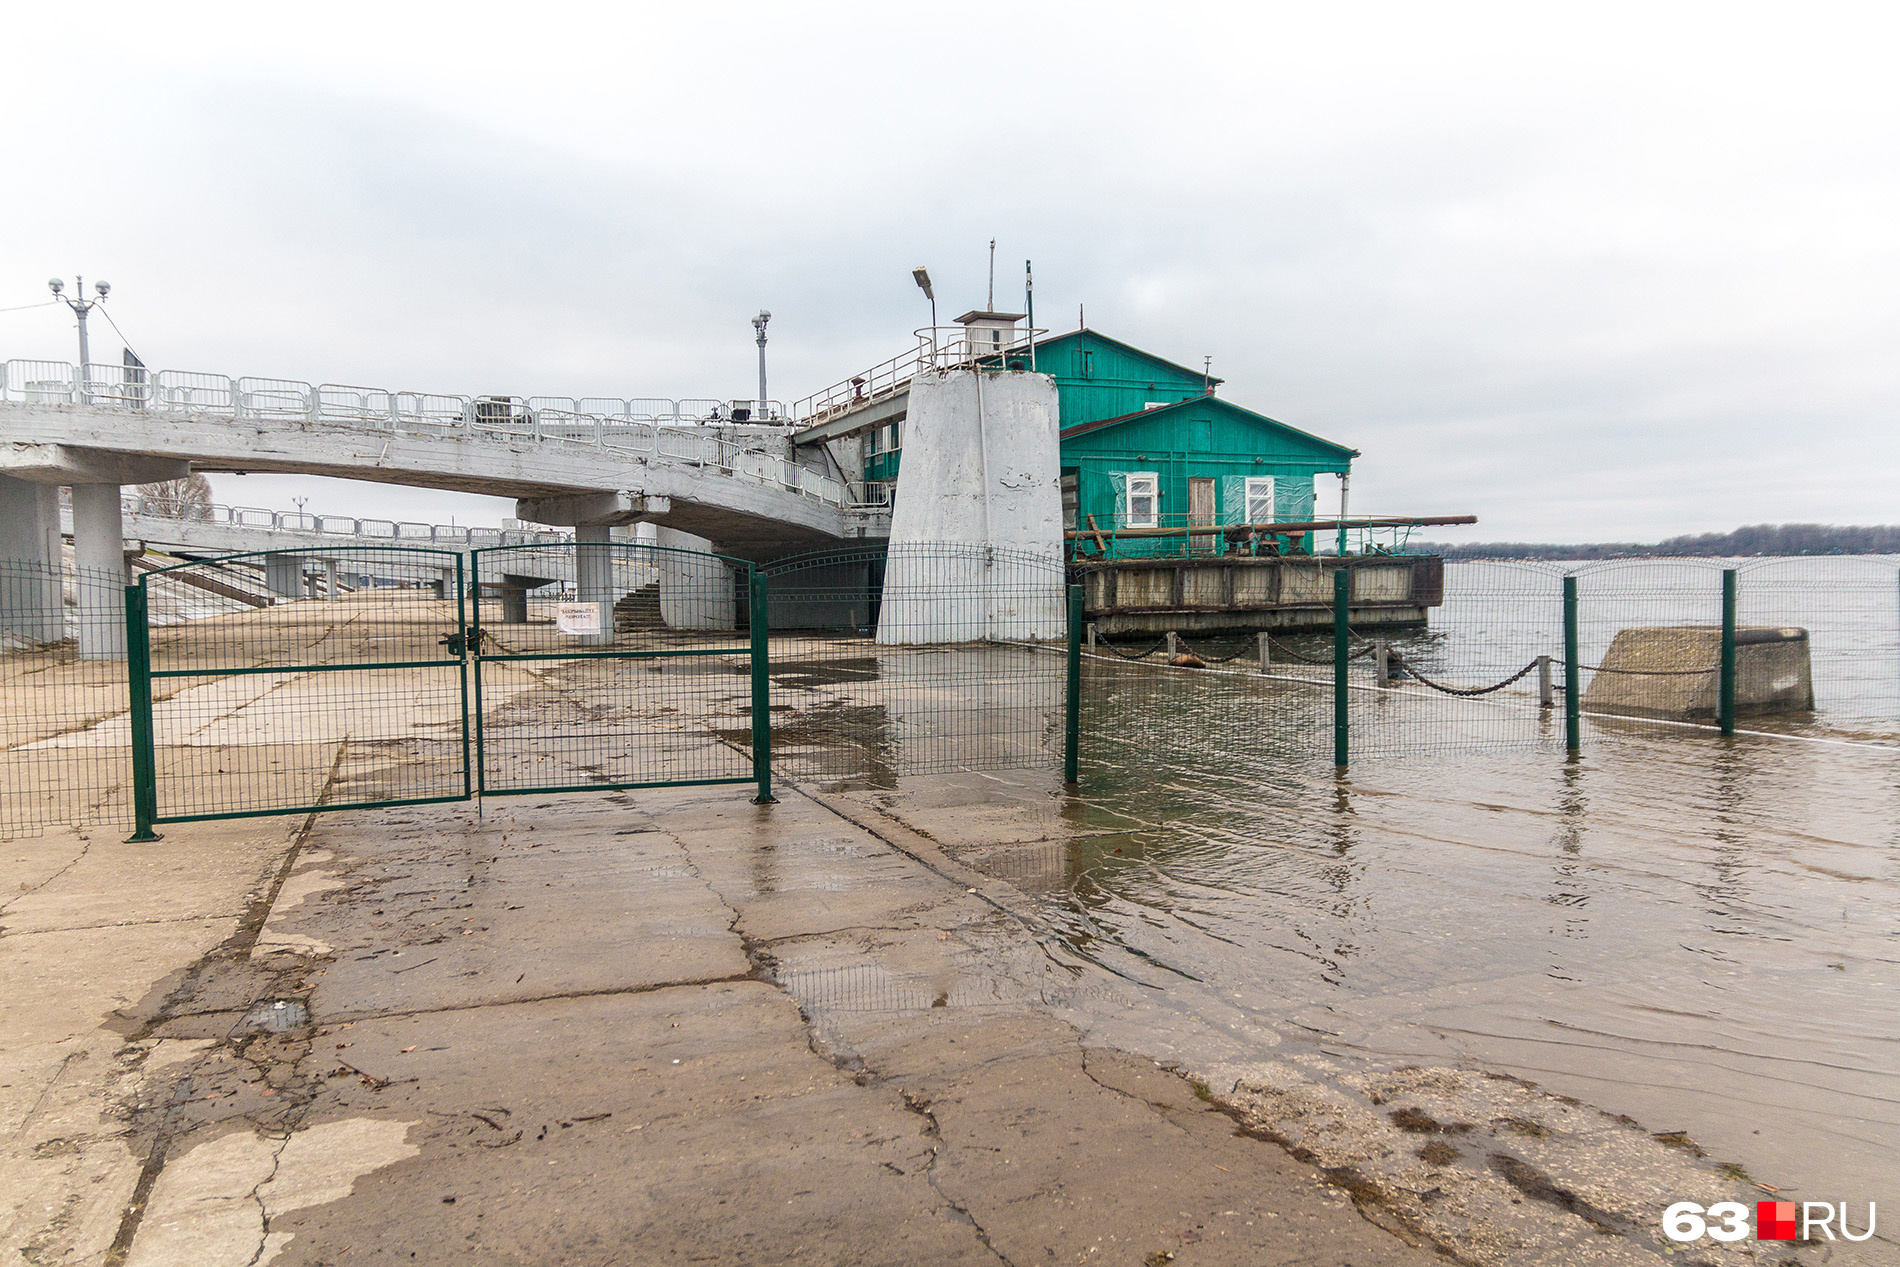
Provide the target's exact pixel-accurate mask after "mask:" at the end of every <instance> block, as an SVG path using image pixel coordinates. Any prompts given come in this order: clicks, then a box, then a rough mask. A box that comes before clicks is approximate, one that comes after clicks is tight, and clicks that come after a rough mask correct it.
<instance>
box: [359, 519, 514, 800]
mask: <svg viewBox="0 0 1900 1267" xmlns="http://www.w3.org/2000/svg"><path fill="white" fill-rule="evenodd" d="M469 563H470V560H469V557H468V556H467V555H464V554H458V555H456V556H455V641H454V642H453V643H452V644H450V645H452V646H454V647H457V648H459V657H460V659H461V661H462V663H461V667H460V668H458V669H457V670H456V671H455V680H456V681H457V682H460V683H461V684H462V795H463V796H465V797H468V796H473V795H475V771H474V768H473V762H472V761H471V760H470V755H471V753H470V748H471V745H470V742H469V741H470V735H469V731H470V727H469V722H468V661H469V652H470V651H472V650H476V649H477V648H472V647H470V646H469V638H470V636H471V635H470V631H469V627H468V609H469V602H470V599H469V584H468V582H469V576H468V570H467V569H468V565H469ZM330 597H331V598H335V597H336V560H335V559H332V560H330ZM481 601H482V599H481V593H480V592H479V591H477V592H476V594H475V597H474V604H475V607H476V609H477V614H478V615H479V613H480V608H481Z"/></svg>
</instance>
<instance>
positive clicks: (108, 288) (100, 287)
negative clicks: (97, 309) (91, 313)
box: [92, 282, 112, 299]
mask: <svg viewBox="0 0 1900 1267" xmlns="http://www.w3.org/2000/svg"><path fill="white" fill-rule="evenodd" d="M92 288H93V289H94V290H96V291H98V292H99V298H101V299H104V298H105V297H106V296H107V295H110V294H111V293H112V283H111V282H94V283H93V284H92Z"/></svg>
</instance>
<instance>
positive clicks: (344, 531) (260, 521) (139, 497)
mask: <svg viewBox="0 0 1900 1267" xmlns="http://www.w3.org/2000/svg"><path fill="white" fill-rule="evenodd" d="M119 507H120V509H121V510H122V511H123V512H124V513H125V514H127V515H138V516H146V517H150V518H154V519H176V520H179V521H181V522H184V523H195V524H210V525H214V526H218V525H222V526H225V527H231V528H245V529H249V530H252V531H256V532H294V533H298V534H300V535H304V536H313V537H348V538H353V539H356V540H368V541H376V542H390V541H398V540H400V541H403V542H412V541H435V542H443V543H446V544H450V545H476V544H489V545H555V544H558V543H560V542H563V541H568V540H571V539H572V538H571V536H570V534H568V533H565V532H555V531H530V530H527V529H516V528H471V527H469V526H468V525H466V524H418V523H398V522H396V521H394V520H390V519H356V518H353V517H351V516H349V515H312V514H305V513H302V512H299V511H289V510H265V509H263V508H262V507H257V506H219V505H207V504H200V503H195V502H183V501H180V500H178V499H177V498H172V497H157V496H152V495H150V494H127V495H125V496H122V497H120V498H119Z"/></svg>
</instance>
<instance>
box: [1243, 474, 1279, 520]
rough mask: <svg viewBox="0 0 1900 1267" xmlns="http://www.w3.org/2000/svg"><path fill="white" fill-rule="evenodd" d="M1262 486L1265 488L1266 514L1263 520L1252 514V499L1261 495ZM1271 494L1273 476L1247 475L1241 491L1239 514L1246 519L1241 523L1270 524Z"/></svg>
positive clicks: (1271, 517) (1272, 490)
mask: <svg viewBox="0 0 1900 1267" xmlns="http://www.w3.org/2000/svg"><path fill="white" fill-rule="evenodd" d="M1262 486H1264V488H1265V495H1266V499H1267V514H1266V518H1264V519H1262V518H1261V517H1260V516H1258V515H1256V514H1254V499H1255V498H1257V497H1259V496H1260V495H1261V490H1262ZM1273 492H1274V488H1273V476H1271V475H1249V476H1248V477H1247V484H1246V487H1245V488H1244V489H1242V490H1241V498H1242V505H1241V512H1242V513H1243V514H1244V515H1245V516H1246V518H1244V519H1243V520H1241V522H1242V523H1250V524H1264V523H1272V522H1273Z"/></svg>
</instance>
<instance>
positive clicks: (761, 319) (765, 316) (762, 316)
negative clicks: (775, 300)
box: [752, 308, 772, 422]
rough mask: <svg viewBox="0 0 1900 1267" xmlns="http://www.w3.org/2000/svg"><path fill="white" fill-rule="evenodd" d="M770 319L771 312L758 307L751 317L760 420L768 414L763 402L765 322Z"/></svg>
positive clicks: (764, 399)
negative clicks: (756, 345)
mask: <svg viewBox="0 0 1900 1267" xmlns="http://www.w3.org/2000/svg"><path fill="white" fill-rule="evenodd" d="M771 319H772V314H771V313H769V312H767V311H766V310H765V309H763V308H761V309H759V315H758V316H756V317H754V318H752V328H753V329H754V330H756V331H758V335H759V417H758V421H760V422H764V421H765V420H766V417H767V415H768V410H767V409H766V404H765V402H766V400H767V399H768V398H767V396H766V394H765V323H766V322H768V321H770V320H771Z"/></svg>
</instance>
